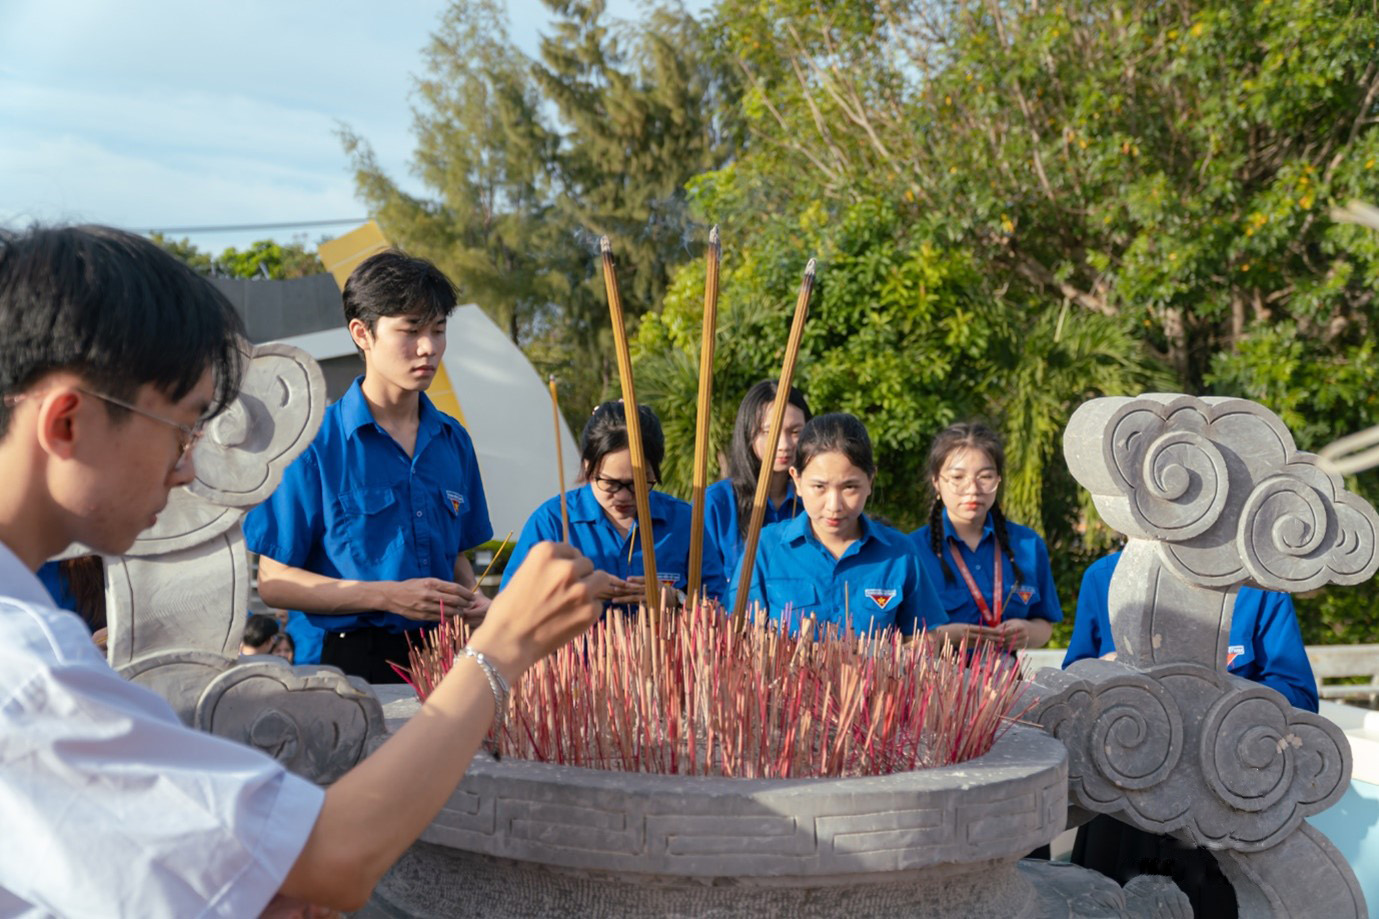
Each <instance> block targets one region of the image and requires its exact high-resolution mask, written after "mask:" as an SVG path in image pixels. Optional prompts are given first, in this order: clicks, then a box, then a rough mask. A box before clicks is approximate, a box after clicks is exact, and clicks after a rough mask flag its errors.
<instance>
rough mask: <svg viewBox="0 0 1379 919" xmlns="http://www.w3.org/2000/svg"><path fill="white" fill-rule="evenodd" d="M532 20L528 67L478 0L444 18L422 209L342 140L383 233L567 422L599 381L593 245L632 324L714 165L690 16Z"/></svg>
mask: <svg viewBox="0 0 1379 919" xmlns="http://www.w3.org/2000/svg"><path fill="white" fill-rule="evenodd" d="M548 6H549V7H550V9H551V10H552V11H553V12H554V14H555V16H556V20H555V25H554V29H555V35H554V37H552V38H549V39H546V40H544V41H543V43H542V49H541V55H540V60H538V61H533V60H531V59H529V58H527V57H526V56H525V55H523V54H522V53H521V52H520V51H519V50H518V49H516V48H515V47H514V46H513V45H512V43H511V41H510V40H509V38H508V35H507V28H506V12H505V11H504V9H503V8H502V7H501V6H500V5H499V4H498V3H496V2H494V0H457V2H455V3H453V4H452V5H451V6H450V7H449V8H448V10H447V12H446V13H445V15H444V16H443V18H442V21H441V24H440V27H439V29H438V30H437V32H436V34H435V35H434V36H433V38H432V42H431V44H430V45H429V47H428V49H427V53H426V67H427V76H426V78H424V79H423V80H421V81H420V83H419V95H420V104H419V106H418V109H417V114H416V132H417V137H418V147H417V153H416V159H415V166H416V169H417V172H418V175H419V177H420V178H421V179H422V181H423V183H424V184H425V185H426V188H427V194H426V195H425V196H410V195H407V194H405V193H402V192H401V191H400V190H399V189H398V187H397V185H396V183H395V182H393V181H392V180H391V179H390V178H388V177H387V176H386V175H384V174H383V172H382V171H381V170H380V169H379V168H378V165H377V162H376V160H375V159H374V157H373V155H372V153H371V151H370V150H369V148H368V146H367V144H366V143H365V142H364V141H363V139H361V138H359V137H357V136H356V135H354V134H352V133H350V132H349V131H348V130H345V131H344V132H343V133H342V136H343V139H344V142H345V145H346V149H347V150H348V151H349V152H350V153H351V154H352V156H353V157H354V164H355V169H356V181H357V185H358V187H359V190H360V193H361V194H362V196H363V197H364V199H365V201H366V202H367V203H368V205H369V207H370V209H371V210H372V211H373V212H374V214H375V215H376V217H377V218H378V220H379V221H380V223H381V224H382V225H383V227H384V229H385V231H386V232H387V233H388V234H389V235H390V236H391V238H393V239H394V240H396V241H397V242H398V243H399V244H401V245H403V246H405V247H407V248H409V249H411V250H413V251H416V252H417V253H418V254H422V255H426V256H428V257H430V258H432V259H433V260H435V261H436V262H437V263H438V264H439V265H441V267H442V268H443V269H444V270H445V271H446V272H447V274H449V275H450V277H451V278H452V279H453V280H454V281H455V282H456V284H457V285H458V287H459V288H460V290H461V292H462V295H463V296H465V297H466V298H470V299H474V300H475V301H477V302H478V303H479V304H480V305H481V306H483V307H484V308H485V309H486V310H487V311H488V312H489V313H490V314H491V315H493V316H494V317H495V318H496V319H497V320H498V321H499V322H500V323H502V324H503V326H504V328H505V329H507V331H508V333H509V334H510V335H511V336H512V338H513V340H514V341H516V342H517V343H518V344H520V345H522V346H523V347H524V348H525V349H526V350H527V353H528V355H529V356H530V357H531V358H532V360H533V363H535V364H536V365H537V366H538V369H541V370H543V371H547V372H554V373H556V374H557V375H559V376H560V378H561V380H562V390H563V393H562V395H563V396H565V403H564V404H565V408H566V411H567V413H568V415H569V417H570V419H571V422H572V423H580V422H582V420H583V418H584V417H585V415H586V413H587V411H588V408H589V406H590V405H591V404H593V403H594V402H595V401H597V400H598V399H599V398H601V397H602V396H604V395H606V394H609V393H610V392H611V390H612V385H613V379H614V369H613V362H612V353H613V351H612V340H611V336H610V333H609V328H608V318H607V317H608V311H607V305H606V300H605V296H604V292H603V282H602V278H601V276H600V275H599V273H598V262H597V252H596V242H597V238H598V236H600V235H604V234H606V235H608V236H610V237H611V238H612V241H613V244H614V247H615V249H616V252H617V256H618V265H619V281H620V284H621V287H622V291H623V295H624V300H625V305H626V307H627V309H628V312H629V314H630V317H631V318H632V320H633V321H634V322H635V319H636V317H637V316H638V315H639V314H640V313H642V312H643V311H645V310H647V309H650V308H653V307H655V306H656V305H658V302H659V300H660V298H661V296H662V295H663V292H664V290H665V288H666V283H667V277H668V273H669V271H670V268H671V267H672V266H673V265H675V264H677V263H678V262H679V261H682V260H683V259H685V258H688V257H690V256H692V255H693V254H694V252H695V249H696V247H695V246H693V245H690V244H689V243H688V242H687V240H688V239H689V233H688V230H687V228H686V209H685V205H684V200H685V194H684V191H683V185H684V183H685V181H686V180H688V179H689V178H690V177H691V176H693V175H694V174H696V173H697V172H700V171H703V170H705V169H708V168H711V167H712V166H714V165H717V164H718V163H719V162H720V161H721V157H722V155H723V151H722V148H721V145H720V144H718V143H717V142H716V141H715V133H714V127H713V124H712V123H711V121H710V118H711V115H712V113H713V112H714V110H715V107H714V105H713V104H712V98H711V95H712V92H713V86H712V83H711V81H710V80H708V79H707V78H706V77H705V76H704V75H703V73H702V70H703V68H702V66H701V65H700V63H699V60H698V57H697V54H696V49H697V46H698V37H697V32H696V29H697V26H696V25H695V23H694V21H693V19H692V18H690V17H689V16H687V15H685V14H684V13H683V11H671V10H653V11H652V12H651V13H650V14H649V15H648V16H647V18H646V19H645V20H644V21H643V22H641V23H639V24H638V25H637V26H636V28H635V29H625V30H622V31H620V30H619V27H618V25H617V24H616V23H612V22H610V20H609V19H608V17H607V16H606V15H605V11H604V6H603V3H602V2H591V3H579V2H557V0H549V2H548ZM624 33H625V34H624Z"/></svg>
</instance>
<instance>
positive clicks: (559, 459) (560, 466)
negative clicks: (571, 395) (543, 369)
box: [550, 374, 570, 543]
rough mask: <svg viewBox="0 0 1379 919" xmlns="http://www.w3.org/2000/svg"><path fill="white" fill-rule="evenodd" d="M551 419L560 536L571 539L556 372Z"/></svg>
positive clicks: (565, 540)
mask: <svg viewBox="0 0 1379 919" xmlns="http://www.w3.org/2000/svg"><path fill="white" fill-rule="evenodd" d="M550 384H551V420H552V421H553V422H554V423H555V477H556V481H557V482H559V483H560V537H561V540H562V541H563V542H566V543H568V542H569V541H570V509H569V508H568V507H566V506H565V448H564V447H562V446H561V445H560V396H559V395H558V394H557V393H556V391H555V374H551V379H550Z"/></svg>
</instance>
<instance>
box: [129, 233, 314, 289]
mask: <svg viewBox="0 0 1379 919" xmlns="http://www.w3.org/2000/svg"><path fill="white" fill-rule="evenodd" d="M152 239H153V241H154V242H155V243H157V244H158V245H159V246H162V247H163V249H164V250H165V251H167V252H168V253H170V254H171V255H173V256H175V257H176V258H177V259H179V260H180V261H182V262H184V263H186V264H187V265H189V266H191V267H192V268H194V269H195V270H196V271H198V272H200V273H201V274H205V275H211V276H215V277H227V278H264V279H269V280H275V281H282V280H287V279H290V278H304V277H307V276H308V275H313V274H324V273H325V270H326V269H325V267H324V266H323V265H322V264H321V260H320V258H319V257H317V255H316V251H315V250H314V249H308V248H307V246H306V244H305V243H304V242H301V241H297V240H294V241H293V242H289V243H286V244H284V243H279V242H275V241H273V240H271V239H261V240H259V241H258V242H255V243H252V244H251V245H250V246H249V247H248V248H246V249H245V250H244V251H242V252H241V251H240V250H238V249H236V248H235V247H233V246H230V247H229V248H227V249H224V250H223V251H222V252H221V253H220V255H218V256H212V255H211V254H210V253H209V252H202V251H201V250H200V249H198V248H197V247H196V246H195V245H193V244H192V243H191V241H190V240H188V239H185V238H184V239H181V240H173V239H168V238H167V237H165V236H163V235H162V234H161V233H154V234H153V236H152Z"/></svg>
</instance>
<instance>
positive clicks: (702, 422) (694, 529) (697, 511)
mask: <svg viewBox="0 0 1379 919" xmlns="http://www.w3.org/2000/svg"><path fill="white" fill-rule="evenodd" d="M720 257H721V252H720V248H719V243H718V227H714V228H713V229H712V230H710V231H709V251H708V253H707V263H706V267H705V277H704V328H703V331H702V334H701V335H700V339H699V399H698V403H697V408H698V410H697V412H696V413H695V421H694V480H693V486H692V494H691V498H692V499H693V500H692V502H691V510H690V548H689V588H688V596H689V597H690V598H691V599H693V598H697V597H698V596H699V585H700V581H701V580H702V579H703V576H704V489H705V487H706V486H707V485H708V474H709V420H710V408H711V403H712V401H713V348H714V330H715V327H716V326H717V325H718V262H719V259H720Z"/></svg>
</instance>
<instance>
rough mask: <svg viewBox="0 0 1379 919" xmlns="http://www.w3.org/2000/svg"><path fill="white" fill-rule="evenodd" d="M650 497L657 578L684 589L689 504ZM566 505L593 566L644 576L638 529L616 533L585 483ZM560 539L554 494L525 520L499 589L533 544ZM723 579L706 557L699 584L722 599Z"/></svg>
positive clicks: (575, 539)
mask: <svg viewBox="0 0 1379 919" xmlns="http://www.w3.org/2000/svg"><path fill="white" fill-rule="evenodd" d="M649 498H650V504H651V530H652V535H653V536H654V537H655V544H656V577H657V578H659V579H660V581H661V583H662V584H665V585H667V586H671V587H674V588H675V589H676V590H684V589H685V588H686V587H687V586H688V584H689V577H688V572H689V530H690V506H689V505H688V504H686V503H685V502H684V501H681V500H680V499H679V498H675V497H672V496H671V495H668V494H666V493H665V492H663V491H652V492H651V494H650V495H649ZM565 502H566V506H567V507H568V509H569V514H570V544H571V545H572V546H574V547H575V548H576V549H578V550H579V551H580V552H582V553H584V555H585V556H586V557H587V558H588V559H589V560H590V561H592V562H593V563H594V567H595V568H597V569H598V570H600V571H606V572H608V573H609V574H611V575H613V576H615V577H619V578H629V577H632V576H634V575H636V576H638V577H640V576H641V575H643V574H644V573H645V569H644V568H643V566H642V537H641V534H640V533H638V532H637V528H636V527H633V528H632V529H631V530H629V531H628V533H627V535H626V536H624V535H623V534H621V533H619V532H618V528H617V527H615V526H613V522H612V521H611V520H609V519H608V515H607V514H605V513H604V512H603V508H602V507H601V506H600V505H599V502H598V498H597V497H595V496H594V492H593V488H592V487H591V486H589V485H583V486H581V487H579V488H576V489H574V490H573V491H569V492H566V494H565ZM561 538H562V534H561V526H560V496H559V495H556V496H555V497H554V498H551V499H550V500H548V501H546V502H545V503H544V504H542V505H541V506H540V507H538V508H537V509H536V510H535V511H533V512H532V515H531V516H530V517H529V518H527V522H526V525H525V526H523V527H522V535H521V536H520V537H519V538H518V540H517V545H516V546H514V547H513V550H512V557H511V558H510V559H508V564H507V567H506V568H504V569H503V581H502V584H501V585H499V588H498V589H499V590H502V589H503V588H504V587H506V586H507V584H508V580H509V579H510V578H511V577H512V575H513V573H514V572H516V571H517V568H518V566H520V565H521V564H522V560H523V559H525V558H526V557H527V553H528V552H530V551H531V547H532V546H534V545H536V544H537V543H539V542H545V541H552V542H559V541H560V539H561ZM629 552H630V560H629ZM723 580H724V579H723V573H722V571H721V569H719V568H718V567H717V564H716V563H713V562H712V561H711V560H710V559H709V557H708V553H705V558H704V572H703V575H702V581H701V583H702V584H703V585H704V592H705V594H706V595H707V596H710V597H714V596H722V595H723V590H724V584H723Z"/></svg>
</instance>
